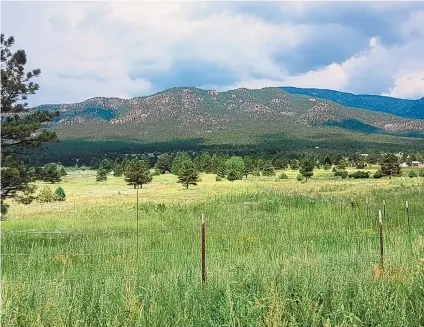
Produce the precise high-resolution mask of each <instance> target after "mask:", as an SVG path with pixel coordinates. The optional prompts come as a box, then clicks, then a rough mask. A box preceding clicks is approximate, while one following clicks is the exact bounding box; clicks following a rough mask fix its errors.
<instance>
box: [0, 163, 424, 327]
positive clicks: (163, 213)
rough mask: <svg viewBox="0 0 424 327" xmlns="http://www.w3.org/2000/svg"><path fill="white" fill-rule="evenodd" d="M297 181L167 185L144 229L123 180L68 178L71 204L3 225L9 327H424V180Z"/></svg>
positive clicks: (146, 200)
mask: <svg viewBox="0 0 424 327" xmlns="http://www.w3.org/2000/svg"><path fill="white" fill-rule="evenodd" d="M286 173H287V174H288V176H289V179H288V180H279V179H278V173H277V176H276V177H267V178H265V177H249V178H247V179H243V180H241V181H235V182H228V181H222V182H216V181H215V176H214V175H202V176H201V178H202V182H200V183H199V185H198V186H191V187H190V189H189V190H184V189H183V188H182V186H181V185H180V184H176V183H175V182H176V177H175V176H173V175H170V174H167V175H161V176H155V177H154V179H153V182H152V183H151V184H148V185H146V186H143V189H140V190H139V199H140V203H139V207H138V214H139V220H138V224H137V219H136V213H137V207H136V198H135V194H136V190H134V189H132V188H131V186H127V185H125V182H124V181H123V180H122V178H115V177H109V178H108V180H107V181H106V182H95V177H94V176H95V173H94V172H92V171H80V170H77V171H71V172H69V174H68V176H65V177H64V178H63V183H61V185H62V187H63V188H64V189H65V192H66V194H67V199H66V201H65V202H62V203H53V204H43V205H42V206H41V204H40V203H36V202H35V203H33V204H31V205H28V206H25V207H21V206H20V205H17V204H14V205H12V207H11V210H10V218H9V220H8V221H4V222H2V223H1V224H2V240H1V245H2V249H1V252H2V262H1V263H2V301H3V311H2V325H3V326H196V327H197V326H326V327H327V326H340V327H341V326H343V327H347V326H373V327H374V326H411V327H412V326H414V327H415V326H423V325H424V201H423V198H424V179H422V178H414V179H410V178H408V177H400V178H393V179H391V180H389V179H381V180H374V179H369V180H353V179H346V180H340V179H334V178H333V177H332V173H331V172H324V171H323V170H319V171H317V172H316V173H315V175H316V176H315V178H314V179H311V180H308V182H306V183H301V182H298V181H296V180H295V176H296V174H297V172H292V171H289V170H287V171H286ZM40 186H42V185H40ZM54 187H56V185H54V186H52V189H54ZM367 198H368V199H369V213H370V214H369V216H367V208H366V199H367ZM383 200H385V201H386V216H387V217H386V218H385V219H383V233H384V236H383V240H384V270H381V268H380V267H379V265H378V264H379V262H380V250H379V234H378V228H377V213H378V210H379V209H383V205H382V204H383ZM406 200H408V201H409V204H410V208H409V215H410V228H408V220H407V216H406V212H405V201H406ZM202 212H205V214H206V272H207V279H206V284H205V286H204V288H203V289H202V286H201V252H200V244H201V242H200V217H201V213H202ZM137 226H138V227H137ZM137 229H138V233H137ZM137 244H138V248H137Z"/></svg>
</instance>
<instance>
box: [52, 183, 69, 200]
mask: <svg viewBox="0 0 424 327" xmlns="http://www.w3.org/2000/svg"><path fill="white" fill-rule="evenodd" d="M65 199H66V195H65V191H64V190H63V188H62V187H60V186H59V187H58V188H57V189H56V191H54V194H53V200H54V201H65Z"/></svg>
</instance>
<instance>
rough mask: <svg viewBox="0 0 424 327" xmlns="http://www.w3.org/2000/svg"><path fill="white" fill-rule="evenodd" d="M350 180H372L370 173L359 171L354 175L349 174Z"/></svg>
mask: <svg viewBox="0 0 424 327" xmlns="http://www.w3.org/2000/svg"><path fill="white" fill-rule="evenodd" d="M349 178H355V179H358V178H370V172H369V171H357V172H355V173H353V174H349Z"/></svg>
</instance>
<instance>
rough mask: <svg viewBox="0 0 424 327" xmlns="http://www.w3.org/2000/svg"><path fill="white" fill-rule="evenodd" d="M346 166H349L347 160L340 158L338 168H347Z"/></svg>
mask: <svg viewBox="0 0 424 327" xmlns="http://www.w3.org/2000/svg"><path fill="white" fill-rule="evenodd" d="M346 167H347V163H346V161H344V160H343V159H340V160H339V161H338V162H337V165H336V168H337V169H338V170H345V169H346Z"/></svg>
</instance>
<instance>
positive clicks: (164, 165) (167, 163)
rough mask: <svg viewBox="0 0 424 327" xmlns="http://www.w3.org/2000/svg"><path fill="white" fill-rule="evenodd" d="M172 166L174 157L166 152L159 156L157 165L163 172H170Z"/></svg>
mask: <svg viewBox="0 0 424 327" xmlns="http://www.w3.org/2000/svg"><path fill="white" fill-rule="evenodd" d="M171 166H172V158H171V156H170V155H169V154H167V153H164V154H161V155H159V156H158V158H157V161H156V165H155V167H156V168H158V169H159V170H160V173H161V174H165V172H170V171H171Z"/></svg>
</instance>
